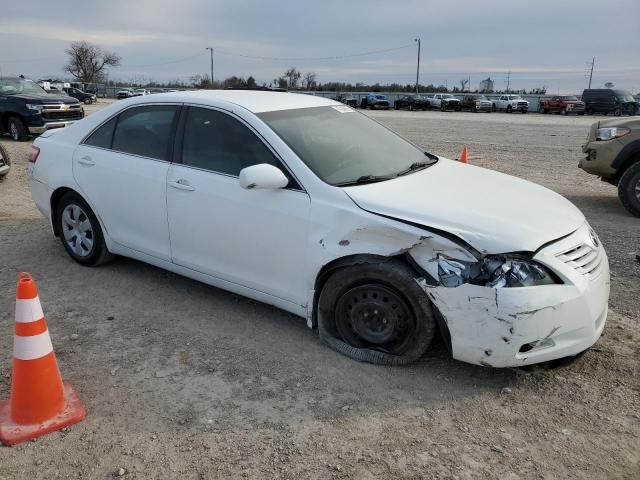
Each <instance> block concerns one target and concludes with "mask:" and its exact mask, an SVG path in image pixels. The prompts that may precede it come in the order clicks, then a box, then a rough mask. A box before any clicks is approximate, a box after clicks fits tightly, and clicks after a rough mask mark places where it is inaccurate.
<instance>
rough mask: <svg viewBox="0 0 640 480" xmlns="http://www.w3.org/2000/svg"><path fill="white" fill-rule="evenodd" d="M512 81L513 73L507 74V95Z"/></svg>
mask: <svg viewBox="0 0 640 480" xmlns="http://www.w3.org/2000/svg"><path fill="white" fill-rule="evenodd" d="M510 80H511V72H507V93H509V81H510Z"/></svg>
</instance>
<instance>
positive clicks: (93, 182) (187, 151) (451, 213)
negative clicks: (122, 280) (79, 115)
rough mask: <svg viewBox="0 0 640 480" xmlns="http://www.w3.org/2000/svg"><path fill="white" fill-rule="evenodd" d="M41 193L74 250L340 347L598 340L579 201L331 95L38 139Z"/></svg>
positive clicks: (143, 118)
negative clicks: (173, 281)
mask: <svg viewBox="0 0 640 480" xmlns="http://www.w3.org/2000/svg"><path fill="white" fill-rule="evenodd" d="M31 191H32V195H33V198H34V200H35V203H36V205H37V206H38V208H39V209H40V211H41V212H42V213H43V214H44V216H45V217H46V218H47V219H48V220H49V221H50V222H51V226H52V228H53V233H54V234H55V235H56V236H58V237H60V239H61V241H62V245H63V247H64V248H65V250H66V251H67V253H68V254H69V256H71V258H73V259H74V260H75V261H77V262H79V263H81V264H83V265H90V266H94V265H99V264H101V263H104V262H106V261H108V260H109V259H111V258H112V257H113V256H115V255H123V256H127V257H131V258H134V259H138V260H140V261H143V262H148V263H150V264H153V265H156V266H159V267H162V268H165V269H167V270H170V271H172V272H176V273H178V274H181V275H185V276H187V277H191V278H194V279H197V280H200V281H202V282H205V283H208V284H211V285H214V286H216V287H220V288H223V289H226V290H230V291H232V292H236V293H239V294H241V295H245V296H247V297H250V298H253V299H257V300H260V301H263V302H266V303H269V304H272V305H276V306H278V307H280V308H282V309H284V310H287V311H289V312H292V313H294V314H296V315H299V316H301V317H303V318H306V321H307V325H308V326H309V327H312V328H314V327H317V328H318V330H319V333H320V337H321V338H322V340H323V341H324V342H326V343H327V344H328V345H329V346H330V347H332V348H333V349H335V350H337V351H339V352H342V353H344V354H346V355H348V356H350V357H352V358H355V359H358V360H361V361H368V362H372V363H379V364H395V365H399V364H406V363H410V362H412V361H415V360H417V359H418V358H420V357H421V356H422V355H423V354H424V353H425V351H426V350H427V349H428V348H429V345H430V343H431V341H432V339H433V336H434V334H435V333H436V332H437V331H439V332H440V334H441V335H442V337H443V338H444V340H445V342H446V343H447V345H448V346H449V347H450V348H451V352H452V355H453V357H454V358H456V359H459V360H462V361H466V362H470V363H474V364H479V365H485V366H493V367H506V366H520V365H527V364H532V363H537V362H542V361H548V360H552V359H556V358H561V357H566V356H573V355H576V354H578V353H580V352H582V351H584V350H585V349H587V348H589V347H590V346H591V345H593V344H594V343H595V342H596V340H597V339H598V338H599V337H600V334H601V333H602V330H603V328H604V324H605V320H606V316H607V301H608V297H609V266H608V260H607V256H606V254H605V251H604V249H603V247H602V245H601V244H600V242H599V240H598V237H597V236H596V234H595V232H594V231H593V230H592V229H591V228H590V226H589V225H588V224H587V222H586V221H585V218H584V216H583V215H582V213H581V212H580V211H579V210H578V209H577V208H575V207H574V206H573V205H572V204H571V203H570V202H568V201H567V200H566V199H564V198H563V197H561V196H560V195H557V194H555V193H553V192H551V191H549V190H547V189H545V188H543V187H540V186H538V185H535V184H532V183H529V182H527V181H524V180H520V179H518V178H514V177H510V176H508V175H504V174H500V173H497V172H494V171H490V170H485V169H482V168H478V167H475V166H471V165H466V164H462V163H459V162H455V161H451V160H447V159H445V158H442V157H438V156H436V155H433V154H431V153H425V152H423V151H422V150H420V149H419V148H417V147H416V146H414V145H412V144H411V143H409V142H407V141H406V140H404V139H402V138H401V137H399V136H398V135H397V134H395V133H393V132H392V131H390V130H388V129H386V128H385V127H383V126H381V125H380V124H378V123H376V122H375V121H373V120H371V119H370V118H368V117H367V116H365V115H364V114H361V113H359V112H356V111H354V110H353V109H351V108H350V107H347V106H345V105H342V104H340V103H338V102H335V101H332V100H328V99H323V98H319V97H313V96H306V95H296V94H291V93H280V92H261V91H199V92H176V93H166V94H158V95H149V96H144V97H135V98H131V99H128V100H124V101H122V102H118V103H115V104H113V105H111V106H110V107H108V108H105V109H103V110H100V111H99V112H97V113H94V114H93V115H91V116H89V117H87V118H85V119H84V120H82V121H81V122H78V123H76V124H74V125H72V126H70V127H68V128H64V129H60V130H53V131H49V132H46V133H45V134H43V135H42V136H41V137H40V138H38V139H37V140H36V142H35V147H34V153H33V155H32V180H31Z"/></svg>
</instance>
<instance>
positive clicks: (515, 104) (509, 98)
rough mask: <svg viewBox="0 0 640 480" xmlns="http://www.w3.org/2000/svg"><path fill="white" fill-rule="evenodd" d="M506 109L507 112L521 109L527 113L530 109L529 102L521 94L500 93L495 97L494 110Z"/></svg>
mask: <svg viewBox="0 0 640 480" xmlns="http://www.w3.org/2000/svg"><path fill="white" fill-rule="evenodd" d="M496 110H505V111H506V112H507V113H511V112H513V111H519V112H522V113H527V112H528V111H529V102H528V101H526V100H525V99H524V98H522V97H521V96H520V95H500V97H498V98H494V99H493V111H494V112H495V111H496Z"/></svg>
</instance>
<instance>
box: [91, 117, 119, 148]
mask: <svg viewBox="0 0 640 480" xmlns="http://www.w3.org/2000/svg"><path fill="white" fill-rule="evenodd" d="M116 121H117V117H114V118H112V119H111V120H109V121H108V122H107V123H105V124H103V125H102V126H101V127H100V128H98V129H97V130H96V131H95V132H93V133H92V134H91V135H89V138H87V139H86V140H85V142H84V143H85V145H91V146H92V147H99V148H111V140H112V139H113V127H115V125H116Z"/></svg>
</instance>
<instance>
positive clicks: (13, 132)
mask: <svg viewBox="0 0 640 480" xmlns="http://www.w3.org/2000/svg"><path fill="white" fill-rule="evenodd" d="M9 131H10V132H11V138H12V139H13V140H17V139H18V127H17V126H16V124H15V123H14V122H11V125H10V126H9Z"/></svg>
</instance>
